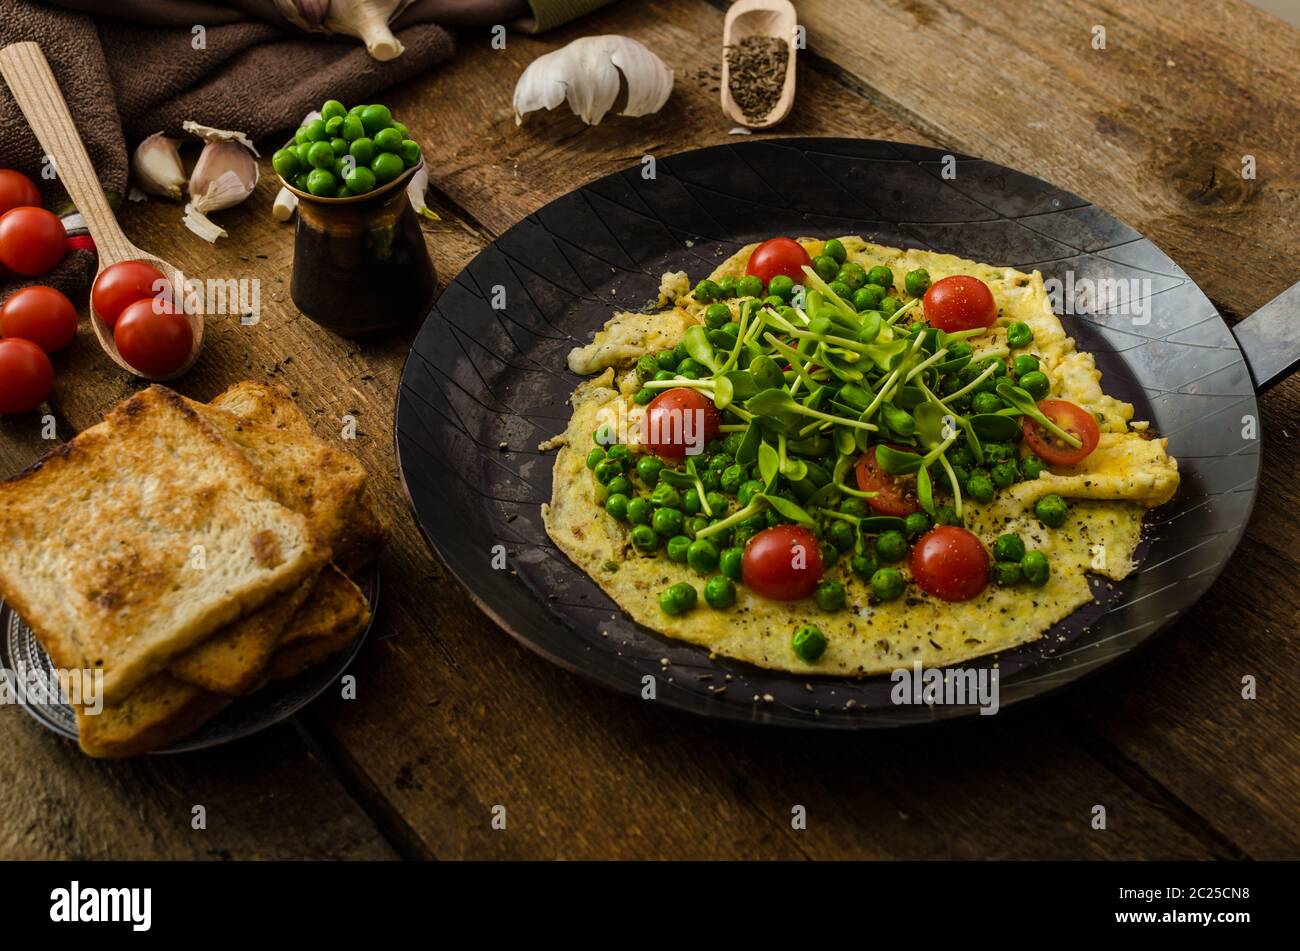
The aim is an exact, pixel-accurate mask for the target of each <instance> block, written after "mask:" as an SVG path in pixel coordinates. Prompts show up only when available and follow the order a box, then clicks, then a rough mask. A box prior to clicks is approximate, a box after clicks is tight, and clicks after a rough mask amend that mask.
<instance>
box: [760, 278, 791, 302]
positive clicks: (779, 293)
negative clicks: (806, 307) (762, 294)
mask: <svg viewBox="0 0 1300 951" xmlns="http://www.w3.org/2000/svg"><path fill="white" fill-rule="evenodd" d="M767 293H768V294H769V295H771V296H772V297H779V298H781V300H782V301H783V302H785V303H789V302H790V298H791V297H793V296H794V281H792V280H791V279H790V278H789V277H787V276H786V275H784V274H778V275H776V276H775V277H773V278H772V280H771V282H770V283H769V284H768V285H767Z"/></svg>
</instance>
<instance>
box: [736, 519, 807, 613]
mask: <svg viewBox="0 0 1300 951" xmlns="http://www.w3.org/2000/svg"><path fill="white" fill-rule="evenodd" d="M740 570H741V576H742V577H743V578H744V579H745V585H746V586H747V587H749V588H752V589H753V590H754V592H755V593H756V594H760V595H762V596H763V597H765V598H771V599H772V600H773V601H797V600H799V599H800V598H806V597H808V596H809V595H811V594H812V593H813V589H814V588H816V587H817V582H819V581H821V580H822V575H823V574H825V572H826V567H825V565H824V564H823V563H822V549H821V545H820V543H819V542H818V541H817V536H816V535H814V534H813V533H812V531H811V530H810V529H807V528H804V527H803V526H802V525H777V526H775V527H773V528H765V529H763V530H762V531H761V532H759V533H758V534H757V535H755V536H754V537H753V538H751V539H750V540H749V544H747V545H746V546H745V554H744V556H743V557H742V558H741V560H740Z"/></svg>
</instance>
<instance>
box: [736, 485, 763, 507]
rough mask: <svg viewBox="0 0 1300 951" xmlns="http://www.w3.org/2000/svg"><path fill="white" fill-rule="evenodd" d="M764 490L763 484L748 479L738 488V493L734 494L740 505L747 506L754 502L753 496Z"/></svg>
mask: <svg viewBox="0 0 1300 951" xmlns="http://www.w3.org/2000/svg"><path fill="white" fill-rule="evenodd" d="M764 488H765V486H764V485H763V483H761V482H759V481H758V480H757V479H750V480H749V481H748V482H746V483H745V484H744V485H742V486H741V487H740V489H739V491H738V492H737V493H736V498H737V499H738V500H739V501H740V504H741V505H748V504H749V503H750V502H752V501H754V496H756V495H758V493H760V492H762V491H763V489H764Z"/></svg>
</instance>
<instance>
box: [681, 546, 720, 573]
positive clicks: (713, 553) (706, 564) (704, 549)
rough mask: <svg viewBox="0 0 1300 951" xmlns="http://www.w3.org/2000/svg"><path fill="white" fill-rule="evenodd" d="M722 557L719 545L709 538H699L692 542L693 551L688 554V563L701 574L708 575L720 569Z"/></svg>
mask: <svg viewBox="0 0 1300 951" xmlns="http://www.w3.org/2000/svg"><path fill="white" fill-rule="evenodd" d="M720 557H721V556H720V555H719V553H718V546H717V545H715V544H713V542H711V541H709V540H708V539H707V538H697V539H696V540H695V541H693V542H691V549H690V551H689V552H688V553H687V556H686V561H687V563H688V564H689V565H690V566H691V567H692V568H694V569H695V570H696V571H698V572H699V573H700V574H707V573H708V572H710V571H713V570H714V569H715V568H717V567H718V559H719V558H720Z"/></svg>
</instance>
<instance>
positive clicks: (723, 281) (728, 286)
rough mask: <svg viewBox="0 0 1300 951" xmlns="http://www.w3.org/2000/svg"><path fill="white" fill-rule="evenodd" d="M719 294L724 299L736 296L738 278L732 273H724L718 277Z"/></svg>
mask: <svg viewBox="0 0 1300 951" xmlns="http://www.w3.org/2000/svg"><path fill="white" fill-rule="evenodd" d="M717 283H718V294H719V295H720V296H721V298H722V299H723V300H730V299H731V298H733V297H735V296H736V284H737V283H738V282H737V280H736V278H734V277H733V276H732V275H730V274H724V275H723V276H722V277H720V278H718V282H717Z"/></svg>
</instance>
